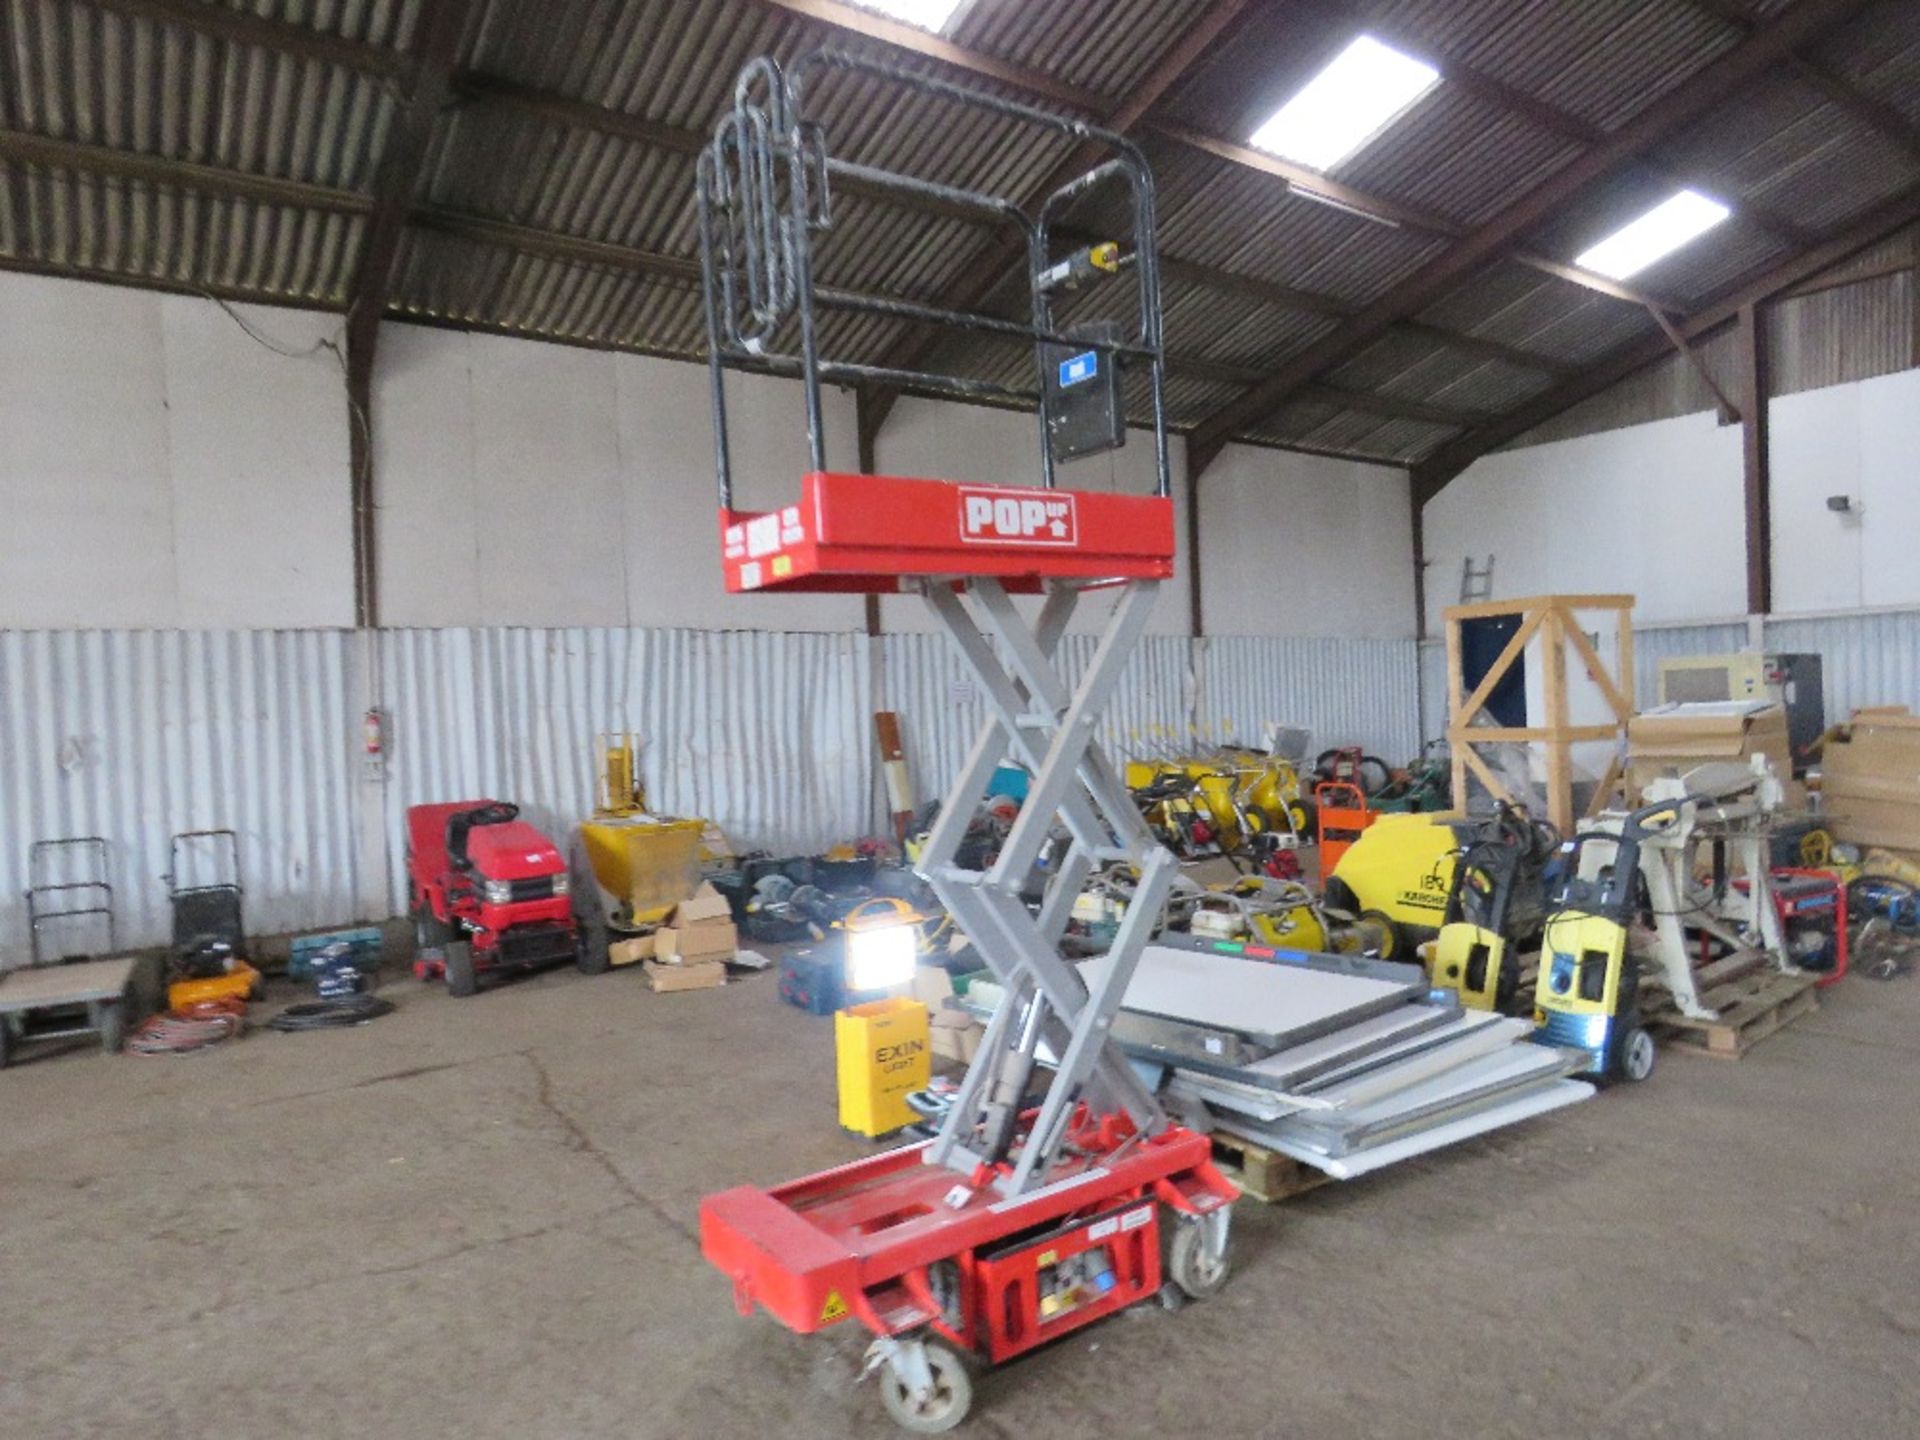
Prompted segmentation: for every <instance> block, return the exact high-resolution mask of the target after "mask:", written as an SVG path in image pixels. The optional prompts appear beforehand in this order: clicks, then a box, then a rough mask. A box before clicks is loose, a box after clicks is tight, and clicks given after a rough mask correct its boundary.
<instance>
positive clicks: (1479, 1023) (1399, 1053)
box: [1302, 1010, 1505, 1091]
mask: <svg viewBox="0 0 1920 1440" xmlns="http://www.w3.org/2000/svg"><path fill="white" fill-rule="evenodd" d="M1504 1018H1505V1017H1503V1016H1500V1015H1495V1014H1492V1013H1490V1012H1488V1011H1484V1010H1479V1011H1475V1010H1469V1011H1465V1012H1463V1013H1461V1014H1459V1015H1456V1016H1455V1017H1454V1018H1453V1019H1451V1020H1450V1021H1448V1023H1447V1024H1445V1025H1442V1026H1441V1027H1440V1028H1438V1029H1437V1030H1429V1031H1426V1032H1425V1033H1423V1034H1418V1035H1414V1036H1411V1037H1409V1038H1408V1039H1405V1040H1402V1041H1401V1042H1399V1043H1398V1044H1396V1045H1389V1046H1386V1047H1384V1048H1382V1049H1379V1050H1376V1051H1374V1052H1373V1053H1372V1054H1370V1055H1366V1056H1363V1057H1361V1058H1359V1059H1356V1060H1355V1061H1354V1062H1353V1063H1352V1064H1350V1065H1342V1066H1340V1067H1339V1068H1338V1069H1333V1070H1327V1071H1325V1072H1324V1073H1322V1074H1320V1075H1317V1076H1315V1077H1314V1078H1313V1080H1312V1081H1310V1082H1309V1083H1307V1084H1305V1085H1303V1086H1302V1088H1303V1089H1305V1090H1310V1091H1321V1090H1326V1089H1329V1088H1331V1087H1332V1086H1335V1085H1338V1084H1340V1083H1341V1082H1342V1081H1346V1080H1351V1079H1352V1078H1353V1077H1354V1076H1356V1075H1364V1074H1366V1073H1368V1072H1369V1071H1373V1070H1378V1069H1381V1068H1382V1067H1383V1066H1387V1065H1391V1064H1393V1063H1394V1062H1395V1061H1399V1060H1405V1059H1407V1058H1409V1057H1410V1056H1414V1055H1421V1054H1425V1053H1426V1052H1427V1051H1429V1050H1438V1049H1442V1048H1444V1047H1446V1046H1450V1045H1453V1044H1455V1043H1457V1042H1458V1041H1460V1040H1461V1039H1463V1038H1465V1037H1466V1036H1469V1035H1476V1034H1479V1033H1480V1032H1482V1031H1484V1030H1488V1029H1490V1028H1492V1027H1494V1026H1497V1025H1499V1024H1500V1022H1501V1020H1502V1019H1504Z"/></svg>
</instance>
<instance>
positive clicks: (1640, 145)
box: [1191, 0, 1864, 460]
mask: <svg viewBox="0 0 1920 1440" xmlns="http://www.w3.org/2000/svg"><path fill="white" fill-rule="evenodd" d="M1863 3H1864V0H1799V3H1798V4H1796V5H1794V6H1793V8H1791V9H1790V10H1787V11H1785V12H1784V13H1782V14H1781V15H1780V16H1778V17H1777V18H1776V19H1774V20H1773V21H1771V22H1769V23H1768V24H1767V25H1765V26H1763V27H1761V28H1759V29H1757V30H1755V31H1754V32H1753V33H1752V34H1750V35H1749V36H1748V37H1747V38H1746V39H1745V40H1743V41H1741V42H1740V43H1739V44H1737V45H1736V46H1734V47H1733V49H1731V50H1729V51H1728V52H1726V53H1725V54H1723V55H1721V56H1720V57H1719V58H1717V59H1715V60H1713V61H1710V62H1709V63H1708V64H1707V65H1705V66H1704V67H1702V68H1701V69H1700V70H1698V71H1697V72H1695V74H1694V75H1693V76H1692V77H1691V78H1690V79H1688V80H1686V81H1683V82H1682V83H1680V84H1679V85H1676V86H1675V87H1674V88H1673V89H1671V90H1669V91H1668V92H1667V93H1666V94H1664V95H1662V96H1661V97H1660V98H1658V99H1656V100H1654V101H1653V102H1652V103H1650V104H1648V105H1646V106H1644V107H1642V108H1641V110H1640V111H1639V112H1638V113H1637V114H1635V115H1634V117H1633V118H1632V119H1630V120H1628V121H1626V122H1625V123H1624V124H1622V125H1621V126H1620V127H1619V128H1618V129H1616V130H1614V131H1612V132H1610V134H1609V135H1608V137H1607V139H1606V140H1605V141H1604V142H1603V143H1601V144H1598V145H1595V146H1593V147H1591V148H1590V149H1588V150H1586V151H1584V152H1583V153H1582V154H1580V155H1579V156H1578V157H1576V158H1575V159H1574V160H1572V161H1570V162H1569V163H1568V164H1566V165H1565V166H1563V167H1561V168H1560V169H1559V170H1556V171H1555V172H1554V173H1553V174H1552V175H1550V176H1548V177H1547V178H1546V179H1545V180H1543V181H1541V182H1540V183H1539V184H1537V185H1535V186H1534V187H1533V188H1532V189H1531V190H1528V191H1527V192H1526V193H1525V194H1524V195H1522V196H1521V197H1520V198H1519V199H1518V200H1516V201H1514V202H1513V203H1512V204H1511V205H1508V206H1507V207H1506V208H1505V209H1504V210H1502V211H1501V212H1500V213H1499V214H1498V215H1496V216H1494V217H1493V218H1492V219H1491V220H1489V221H1487V222H1486V223H1484V224H1482V225H1480V226H1477V227H1476V228H1475V229H1474V230H1473V231H1472V232H1471V233H1470V234H1469V235H1467V236H1466V237H1465V238H1463V239H1462V240H1460V241H1459V242H1458V243H1456V244H1454V245H1452V246H1450V247H1448V249H1447V250H1446V251H1445V252H1444V253H1443V254H1442V255H1440V256H1439V257H1438V258H1437V259H1435V260H1433V261H1431V262H1429V263H1428V264H1427V265H1425V266H1422V267H1421V269H1420V270H1419V271H1417V272H1416V273H1415V274H1414V275H1412V276H1410V277H1409V278H1408V279H1406V280H1404V281H1402V282H1401V283H1400V284H1398V285H1396V286H1394V287H1393V288H1392V289H1390V290H1389V291H1387V293H1386V294H1384V295H1382V296H1381V297H1380V298H1379V299H1378V300H1376V301H1374V302H1373V303H1372V304H1370V305H1368V306H1367V307H1366V308H1365V309H1364V310H1362V311H1360V312H1359V313H1358V314H1357V315H1355V316H1354V317H1353V319H1351V320H1350V321H1348V322H1347V323H1346V324H1345V325H1343V326H1342V327H1341V328H1340V329H1339V330H1337V331H1336V332H1334V334H1332V335H1330V336H1328V337H1327V338H1326V339H1324V340H1321V341H1318V342H1316V343H1315V344H1313V345H1310V346H1308V347H1307V348H1306V349H1305V350H1303V351H1302V352H1301V353H1300V354H1299V355H1297V356H1295V357H1294V358H1293V359H1292V360H1290V361H1289V362H1288V363H1287V364H1286V365H1284V366H1282V367H1281V368H1280V369H1279V370H1277V371H1276V372H1275V373H1274V375H1273V376H1272V378H1270V379H1269V380H1268V381H1267V382H1266V383H1265V384H1263V385H1260V386H1258V387H1256V388H1255V389H1253V390H1251V391H1249V392H1248V393H1247V394H1246V395H1244V396H1242V397H1241V398H1240V399H1239V400H1237V401H1235V402H1233V403H1232V404H1230V405H1225V406H1222V407H1221V408H1220V409H1219V410H1218V411H1216V412H1215V413H1214V415H1213V416H1211V417H1210V418H1208V419H1207V420H1206V421H1204V422H1202V424H1201V425H1200V426H1199V427H1198V429H1197V430H1196V431H1195V432H1194V437H1193V440H1192V442H1191V443H1193V444H1195V445H1197V446H1198V447H1199V448H1200V450H1201V453H1202V457H1203V458H1205V459H1208V460H1211V459H1212V457H1213V456H1214V455H1217V454H1218V453H1219V450H1220V448H1221V447H1222V446H1224V445H1225V444H1226V443H1227V441H1228V440H1230V439H1232V437H1233V436H1234V435H1235V434H1236V433H1237V432H1238V431H1240V430H1243V429H1246V428H1247V427H1248V426H1250V425H1253V424H1256V423H1257V422H1259V421H1260V420H1262V419H1263V418H1265V417H1266V416H1267V415H1269V414H1271V413H1272V412H1273V411H1274V410H1275V409H1276V408H1278V406H1279V405H1280V404H1282V403H1283V402H1284V401H1285V400H1286V399H1287V397H1288V396H1290V395H1291V394H1293V392H1294V391H1295V390H1297V389H1298V388H1299V387H1300V386H1302V385H1304V384H1306V383H1308V382H1309V381H1311V380H1314V379H1316V378H1318V377H1319V376H1321V375H1322V374H1324V373H1325V372H1326V371H1328V370H1330V369H1332V368H1334V367H1335V366H1337V365H1339V364H1341V363H1343V362H1344V361H1346V360H1348V359H1350V358H1351V357H1352V356H1354V355H1355V354H1357V353H1359V351H1360V350H1361V349H1363V348H1364V347H1365V346H1366V345H1368V344H1369V343H1371V342H1372V341H1373V340H1374V339H1375V338H1376V337H1377V336H1379V335H1381V334H1383V333H1384V332H1385V331H1386V330H1388V329H1390V328H1391V327H1392V326H1393V325H1394V324H1396V323H1397V322H1398V321H1400V320H1403V319H1407V318H1410V317H1411V316H1413V315H1416V314H1418V313H1419V312H1420V311H1421V310H1423V309H1424V308H1426V306H1428V305H1429V304H1431V303H1432V302H1433V301H1435V300H1436V299H1438V298H1439V297H1440V296H1441V295H1443V294H1445V293H1446V292H1447V291H1448V290H1450V289H1451V288H1452V287H1453V286H1455V285H1456V284H1458V283H1459V282H1460V281H1461V280H1463V279H1465V278H1466V277H1467V276H1469V275H1471V274H1472V273H1474V272H1475V271H1476V270H1478V269H1479V268H1480V267H1481V266H1482V265H1484V264H1486V263H1487V262H1488V261H1489V260H1492V259H1495V258H1497V257H1499V256H1500V255H1502V254H1504V253H1507V252H1509V251H1510V250H1511V249H1512V248H1513V247H1514V246H1515V244H1516V243H1517V242H1518V241H1519V240H1520V238H1521V237H1522V236H1523V235H1525V234H1527V233H1528V232H1529V231H1531V230H1533V229H1536V228H1537V227H1538V226H1540V225H1541V224H1543V223H1545V222H1546V221H1547V220H1549V219H1550V218H1552V217H1553V216H1554V215H1555V213H1556V212H1558V211H1559V210H1560V209H1561V208H1562V207H1563V206H1565V205H1566V204H1567V203H1568V202H1569V201H1571V200H1573V199H1575V198H1576V197H1577V196H1579V195H1580V194H1581V193H1582V192H1584V191H1585V190H1586V189H1587V188H1588V187H1589V186H1591V185H1593V184H1594V183H1596V182H1597V181H1599V180H1601V179H1604V178H1605V177H1606V176H1608V175H1610V174H1612V173H1613V172H1615V171H1616V170H1618V169H1619V168H1620V167H1621V166H1623V165H1625V164H1626V163H1628V162H1629V161H1631V160H1633V159H1634V158H1635V157H1636V156H1638V155H1640V154H1642V153H1644V152H1645V151H1647V150H1649V149H1652V148H1653V147H1655V146H1657V145H1659V144H1661V143H1662V142H1663V141H1666V140H1669V139H1671V138H1672V137H1673V136H1674V135H1676V134H1677V133H1679V132H1680V131H1681V130H1682V129H1683V128H1684V127H1685V126H1686V125H1687V124H1689V123H1690V122H1692V121H1693V120H1694V119H1696V118H1697V117H1698V116H1700V115H1701V114H1702V113H1703V112H1705V111H1706V110H1708V109H1709V108H1711V107H1712V106H1713V105H1715V104H1717V103H1719V102H1720V101H1722V100H1724V99H1725V98H1726V97H1727V96H1729V95H1731V94H1733V93H1734V92H1736V91H1737V90H1739V89H1740V88H1742V87H1743V86H1745V85H1747V84H1749V83H1751V82H1752V81H1753V80H1754V79H1755V78H1757V77H1758V76H1759V75H1761V74H1763V73H1765V71H1766V70H1768V69H1769V68H1770V67H1772V66H1773V65H1775V64H1777V63H1778V62H1779V61H1780V60H1781V59H1782V58H1783V57H1784V56H1786V55H1787V54H1789V53H1790V52H1791V51H1792V50H1794V49H1795V48H1796V47H1797V46H1800V45H1804V44H1807V43H1808V42H1810V41H1812V40H1814V39H1816V38H1817V37H1818V36H1820V35H1822V34H1824V33H1825V32H1826V31H1827V30H1829V29H1831V28H1832V27H1833V26H1835V25H1837V24H1839V23H1840V22H1841V21H1842V20H1844V19H1846V18H1847V17H1848V16H1849V15H1851V14H1852V13H1853V12H1854V11H1856V10H1858V9H1859V8H1860V6H1861V5H1862V4H1863ZM1663 343H1664V338H1663Z"/></svg>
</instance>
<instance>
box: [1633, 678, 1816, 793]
mask: <svg viewBox="0 0 1920 1440" xmlns="http://www.w3.org/2000/svg"><path fill="white" fill-rule="evenodd" d="M1751 755H1765V756H1766V757H1767V762H1768V763H1769V764H1770V765H1772V766H1773V773H1774V777H1775V778H1776V779H1777V780H1779V781H1780V783H1781V785H1782V786H1783V787H1785V788H1786V789H1787V791H1788V804H1789V805H1791V804H1792V803H1793V795H1794V787H1793V750H1792V747H1791V746H1790V745H1789V743H1788V741H1787V712H1786V710H1785V708H1784V707H1782V706H1779V705H1775V704H1772V703H1770V702H1768V701H1763V700H1725V701H1704V702H1698V703H1694V704H1684V705H1662V706H1660V707H1659V708H1658V709H1655V710H1646V711H1642V712H1641V713H1640V714H1638V715H1636V716H1634V717H1633V719H1631V720H1630V721H1628V722H1627V794H1628V797H1629V799H1630V800H1631V801H1632V802H1633V803H1634V804H1638V803H1639V798H1640V793H1641V791H1642V790H1644V789H1645V788H1646V786H1647V783H1648V782H1649V781H1651V780H1655V779H1657V778H1659V777H1661V776H1664V775H1684V774H1686V773H1687V772H1688V771H1689V770H1692V769H1694V768H1695V767H1696V766H1700V765H1706V764H1710V763H1711V762H1713V761H1716V760H1719V761H1727V760H1732V761H1737V762H1740V763H1743V764H1744V763H1745V762H1746V760H1747V758H1748V757H1749V756H1751Z"/></svg>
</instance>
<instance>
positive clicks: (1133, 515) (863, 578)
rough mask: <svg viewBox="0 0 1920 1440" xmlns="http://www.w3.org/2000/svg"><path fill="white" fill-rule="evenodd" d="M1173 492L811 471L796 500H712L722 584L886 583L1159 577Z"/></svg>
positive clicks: (1012, 585)
mask: <svg viewBox="0 0 1920 1440" xmlns="http://www.w3.org/2000/svg"><path fill="white" fill-rule="evenodd" d="M1173 534H1174V526H1173V502H1172V501H1171V500H1165V499H1161V498H1160V497H1158V496H1154V495H1114V494H1109V493H1106V492H1102V491H1088V490H1030V489H1014V488H1011V487H1008V486H1000V485H962V484H955V483H953V482H951V481H945V480H903V479H899V478H897V477H894V476H888V475H840V474H834V473H829V472H815V473H813V474H810V475H808V476H806V477H805V479H804V481H803V482H802V488H801V493H800V503H799V504H797V505H788V506H786V507H785V508H784V509H781V510H772V511H768V512H766V513H765V514H758V513H753V512H749V511H741V510H722V511H721V512H720V543H721V553H722V556H723V561H722V563H723V564H724V566H725V568H726V577H727V589H728V590H729V591H730V592H732V593H734V594H740V593H742V592H749V591H755V590H795V591H835V592H841V593H849V592H850V593H855V594H859V593H886V592H892V591H897V590H898V589H899V588H900V581H901V580H902V578H910V577H915V576H936V575H939V576H947V575H951V576H970V575H990V576H993V577H995V578H997V579H1000V580H1002V581H1005V582H1006V583H1007V588H1008V589H1009V590H1033V589H1037V588H1039V584H1040V582H1041V581H1042V580H1049V579H1079V580H1166V579H1170V578H1171V577H1172V575H1173Z"/></svg>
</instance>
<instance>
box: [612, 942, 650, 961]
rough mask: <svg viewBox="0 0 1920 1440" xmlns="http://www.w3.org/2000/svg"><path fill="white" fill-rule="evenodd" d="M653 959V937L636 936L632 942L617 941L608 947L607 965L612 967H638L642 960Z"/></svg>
mask: <svg viewBox="0 0 1920 1440" xmlns="http://www.w3.org/2000/svg"><path fill="white" fill-rule="evenodd" d="M652 958H653V936H651V935H635V936H634V937H633V938H632V939H630V940H616V941H614V942H613V943H612V944H611V945H609V946H607V963H608V964H610V965H637V964H639V963H640V962H641V961H642V960H651V959H652Z"/></svg>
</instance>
